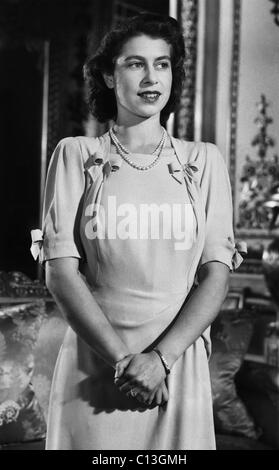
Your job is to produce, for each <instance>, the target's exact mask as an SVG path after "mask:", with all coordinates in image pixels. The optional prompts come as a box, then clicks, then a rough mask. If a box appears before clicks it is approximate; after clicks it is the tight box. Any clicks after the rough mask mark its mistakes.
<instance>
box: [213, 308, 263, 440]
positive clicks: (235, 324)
mask: <svg viewBox="0 0 279 470" xmlns="http://www.w3.org/2000/svg"><path fill="white" fill-rule="evenodd" d="M252 332H253V320H252V317H251V314H250V313H249V312H245V311H244V310H231V311H230V310H227V311H222V312H221V313H220V314H219V316H218V317H217V319H216V320H215V321H214V323H213V325H212V328H211V340H212V355H211V358H210V361H209V368H210V375H211V383H212V394H213V412H214V422H215V429H216V432H217V433H224V434H235V435H240V436H245V437H247V438H252V439H256V438H258V436H259V435H260V430H259V429H257V428H256V425H255V423H254V421H253V419H252V417H251V416H250V414H249V412H248V410H247V408H246V407H245V405H244V403H243V401H242V400H241V399H240V397H239V396H238V394H237V389H236V384H235V376H236V374H237V372H238V371H239V369H240V367H241V364H242V362H243V359H244V356H245V353H246V352H247V349H248V346H249V343H250V339H251V336H252Z"/></svg>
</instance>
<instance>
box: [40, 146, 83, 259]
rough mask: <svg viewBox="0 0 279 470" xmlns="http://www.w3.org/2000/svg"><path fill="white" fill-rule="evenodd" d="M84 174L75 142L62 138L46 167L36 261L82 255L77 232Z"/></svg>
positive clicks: (80, 256) (79, 256)
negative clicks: (40, 232)
mask: <svg viewBox="0 0 279 470" xmlns="http://www.w3.org/2000/svg"><path fill="white" fill-rule="evenodd" d="M84 187H85V175H84V165H83V159H82V154H81V150H80V146H79V142H78V140H77V139H76V138H74V137H67V138H65V139H62V140H61V141H60V142H59V143H58V145H57V147H56V148H55V150H54V152H53V154H52V157H51V160H50V164H49V167H48V172H47V178H46V185H45V191H44V201H43V218H42V232H43V242H42V247H41V250H40V255H39V261H40V263H41V264H43V263H44V262H45V261H46V260H49V259H52V258H62V257H68V256H70V257H75V258H82V246H81V242H80V236H79V221H80V212H81V202H82V197H83V193H84Z"/></svg>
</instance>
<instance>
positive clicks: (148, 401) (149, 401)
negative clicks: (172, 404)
mask: <svg viewBox="0 0 279 470" xmlns="http://www.w3.org/2000/svg"><path fill="white" fill-rule="evenodd" d="M155 395H156V390H155V391H154V392H152V393H151V394H150V395H149V397H148V399H147V401H146V403H147V404H148V405H151V403H152V402H153V400H154V397H155Z"/></svg>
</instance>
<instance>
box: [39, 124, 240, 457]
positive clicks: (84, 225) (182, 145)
mask: <svg viewBox="0 0 279 470" xmlns="http://www.w3.org/2000/svg"><path fill="white" fill-rule="evenodd" d="M171 143H172V149H164V150H163V153H162V157H161V159H160V161H159V163H158V164H157V165H155V166H154V167H153V168H152V169H150V170H148V171H138V170H136V169H134V168H132V167H131V166H130V165H128V164H127V163H126V162H125V161H124V160H122V158H121V157H120V156H119V155H117V154H114V153H112V147H111V144H110V138H109V135H108V133H106V134H104V135H103V136H101V137H100V138H87V137H75V138H66V139H63V140H62V141H60V142H59V144H58V146H57V147H56V149H55V151H54V154H53V157H52V160H51V163H50V166H49V170H48V177H47V183H46V190H45V200H44V212H43V227H42V231H43V242H42V243H41V248H40V253H39V256H40V257H39V259H40V262H41V263H44V261H45V260H49V259H52V258H59V257H65V256H66V257H67V256H73V257H77V258H80V271H81V273H82V275H83V277H84V280H85V282H86V283H87V285H88V287H89V289H90V290H91V291H92V295H93V296H94V298H95V300H96V301H97V302H98V304H99V306H100V307H101V309H102V311H103V313H104V315H106V316H107V318H108V319H109V321H110V322H111V324H112V326H113V327H114V328H115V330H116V331H117V333H118V334H119V336H120V337H121V338H122V339H123V341H124V342H125V343H126V344H127V346H128V348H129V350H130V352H133V353H136V352H141V351H144V350H148V348H150V347H152V346H153V347H154V346H155V344H156V342H157V341H158V339H159V337H160V335H161V334H162V333H163V332H165V331H166V329H167V328H168V326H169V325H170V324H171V322H172V321H173V320H175V318H176V316H177V315H178V314H179V311H180V309H181V307H182V306H183V304H184V303H185V301H186V300H187V296H188V297H189V295H190V291H191V289H192V288H194V287H195V285H196V272H197V269H198V268H199V266H201V265H202V264H203V263H206V262H208V261H213V260H215V261H219V262H222V263H225V264H226V265H228V267H229V268H230V270H233V269H235V268H236V267H237V266H238V265H239V264H240V263H241V261H242V257H241V255H240V254H239V253H238V251H237V249H236V247H235V244H234V234H233V227H232V201H231V189H230V182H229V177H228V172H227V168H226V165H225V163H224V160H223V157H222V156H221V155H220V153H219V151H218V149H217V147H216V146H215V145H213V144H205V143H193V142H186V141H182V140H178V139H175V138H173V137H171ZM132 158H133V160H134V161H136V162H137V163H139V164H140V163H142V164H143V165H144V164H148V163H149V162H150V161H151V159H153V158H154V157H151V155H144V154H133V157H132ZM151 205H153V206H152V207H153V209H154V208H155V209H154V210H153V211H151V212H152V216H151V219H152V217H155V216H158V211H157V209H158V208H161V210H162V213H163V219H160V216H158V219H157V221H159V222H158V223H157V225H156V223H155V225H154V226H155V228H154V227H153V229H152V223H150V219H148V218H146V217H144V216H143V215H142V214H143V212H141V211H144V210H145V209H146V208H149V209H150V207H151ZM183 210H184V212H183ZM156 211H157V212H156ZM168 211H169V212H168ZM154 214H155V215H154ZM161 215H162V214H161ZM179 217H180V218H181V220H182V222H183V220H184V226H183V223H182V222H181V224H182V225H181V226H180V225H179V224H178V222H177V220H178V219H179ZM152 220H153V222H154V220H155V219H154V218H153V219H152ZM179 220H180V219H179ZM150 224H151V225H150ZM181 227H182V228H183V230H181V231H179V230H178V229H179V228H181ZM96 230H98V237H97V236H96ZM164 230H166V232H164ZM94 234H95V235H94ZM183 237H184V238H183ZM191 292H192V291H191ZM209 354H210V336H209V329H207V330H206V331H205V332H204V334H203V335H202V336H201V337H200V338H198V339H197V340H196V341H195V343H194V344H193V345H192V346H190V347H189V348H188V349H187V350H186V351H185V352H184V353H183V354H182V355H181V356H180V357H179V359H178V360H177V361H176V362H175V364H174V365H173V367H172V370H171V373H170V375H168V376H167V378H166V383H167V388H168V391H169V400H168V402H167V404H166V405H164V406H160V407H158V406H153V407H152V406H151V407H149V408H146V407H145V408H140V409H139V408H138V402H137V401H136V399H135V398H131V397H130V398H128V397H127V396H126V395H124V394H123V393H121V392H120V391H118V389H117V387H116V386H115V385H114V383H113V377H114V370H113V368H111V367H109V366H108V365H107V364H106V363H105V362H104V361H103V360H102V359H101V358H100V357H98V356H97V355H96V354H95V353H94V352H93V350H92V349H90V348H89V347H88V346H87V345H86V344H85V342H83V341H82V340H81V339H80V338H79V337H78V336H77V335H76V333H75V332H74V331H73V330H72V329H71V328H70V327H69V328H68V330H67V332H66V336H65V339H64V342H63V345H62V347H61V350H60V353H59V357H58V360H57V363H56V368H55V372H54V377H53V383H52V390H51V397H50V407H49V417H48V432H47V447H46V448H47V449H49V450H50V449H75V450H76V449H90V450H94V449H99V450H105V449H113V450H115V449H117V450H120V449H135V450H147V449H152V450H178V449H183V450H191V449H215V437H214V427H213V415H212V399H211V390H210V377H209V369H208V356H209Z"/></svg>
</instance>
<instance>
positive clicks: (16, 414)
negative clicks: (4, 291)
mask: <svg viewBox="0 0 279 470" xmlns="http://www.w3.org/2000/svg"><path fill="white" fill-rule="evenodd" d="M44 316H45V302H44V301H43V300H37V301H34V302H33V301H32V302H29V303H22V304H14V305H11V304H4V305H3V304H2V305H1V306H0V444H3V443H10V442H23V441H29V440H34V439H38V438H44V437H45V432H46V423H45V419H44V415H43V412H42V410H41V407H40V405H39V403H38V400H37V398H36V395H35V393H34V388H33V386H32V375H33V369H34V348H35V345H36V342H37V338H38V333H39V329H40V325H41V323H42V320H43V318H44Z"/></svg>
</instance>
